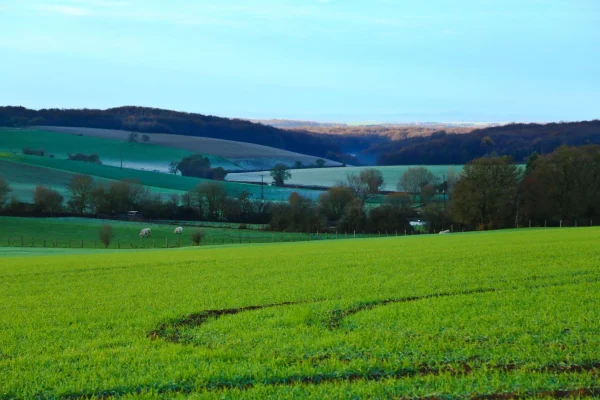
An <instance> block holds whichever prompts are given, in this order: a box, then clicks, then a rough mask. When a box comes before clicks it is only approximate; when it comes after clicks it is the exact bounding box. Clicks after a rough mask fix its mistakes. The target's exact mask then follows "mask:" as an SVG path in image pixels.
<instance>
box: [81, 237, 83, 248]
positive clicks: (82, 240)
mask: <svg viewBox="0 0 600 400" xmlns="http://www.w3.org/2000/svg"><path fill="white" fill-rule="evenodd" d="M81 248H82V249H83V239H81Z"/></svg>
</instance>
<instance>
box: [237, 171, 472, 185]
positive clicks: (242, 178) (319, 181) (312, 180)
mask: <svg viewBox="0 0 600 400" xmlns="http://www.w3.org/2000/svg"><path fill="white" fill-rule="evenodd" d="M420 166H421V165H397V166H392V167H341V168H307V169H295V170H292V171H291V172H292V178H291V179H290V180H288V181H286V184H289V185H305V186H323V187H332V186H335V185H336V184H337V183H338V182H341V181H342V182H345V181H346V176H347V175H348V174H350V173H353V174H359V173H360V171H361V170H363V169H366V168H376V169H378V170H379V171H381V173H382V175H383V179H384V181H385V185H384V188H383V190H388V191H395V190H396V185H397V183H398V180H399V179H400V178H401V177H402V175H403V174H404V172H406V170H407V169H409V168H411V167H420ZM424 167H426V168H427V169H429V170H430V171H431V172H432V173H433V174H435V175H436V176H438V177H440V178H441V177H442V176H443V174H447V173H448V168H449V167H450V166H449V165H425V166H424ZM462 167H463V166H462V165H455V166H452V168H453V169H454V172H455V173H456V174H457V175H458V174H459V173H460V171H462ZM261 175H266V176H267V177H268V176H269V172H268V171H266V172H239V173H232V174H228V175H227V178H226V179H227V180H228V181H237V182H260V176H261Z"/></svg>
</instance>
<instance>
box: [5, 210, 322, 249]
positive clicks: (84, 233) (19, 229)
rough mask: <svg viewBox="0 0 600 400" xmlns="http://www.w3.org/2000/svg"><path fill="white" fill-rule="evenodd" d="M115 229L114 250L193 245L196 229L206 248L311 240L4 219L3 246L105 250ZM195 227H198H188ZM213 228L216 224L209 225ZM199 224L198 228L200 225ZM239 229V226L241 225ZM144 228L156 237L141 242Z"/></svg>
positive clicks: (142, 225)
mask: <svg viewBox="0 0 600 400" xmlns="http://www.w3.org/2000/svg"><path fill="white" fill-rule="evenodd" d="M105 224H110V225H111V226H112V227H113V232H114V240H113V242H112V244H111V245H110V248H111V249H117V248H120V249H131V248H155V247H156V248H165V247H167V245H168V246H169V247H177V246H181V247H184V246H191V245H192V242H191V234H192V232H194V231H195V230H196V229H200V230H202V231H203V232H204V234H205V237H204V240H203V241H202V245H213V244H214V245H223V244H240V243H271V242H281V241H285V242H289V241H299V240H309V239H310V238H309V236H308V235H306V234H304V235H303V234H299V233H285V234H281V233H271V232H265V231H261V230H259V229H235V228H233V225H232V227H222V228H218V227H210V226H201V224H202V223H201V222H195V223H192V222H188V223H187V224H184V225H183V226H184V234H183V235H182V236H181V241H179V237H178V236H176V235H174V234H173V230H174V229H175V227H176V226H178V225H179V224H176V225H172V224H164V223H159V224H154V223H144V222H126V221H108V220H102V219H91V218H18V217H0V247H15V248H23V249H26V250H27V252H29V251H31V249H32V248H36V247H37V248H46V249H53V248H73V249H80V248H82V247H83V248H85V249H94V248H101V247H102V245H101V244H100V242H99V241H98V231H99V229H100V227H101V226H102V225H105ZM191 224H194V226H188V225H191ZM208 224H210V225H212V223H208ZM196 225H197V226H196ZM238 226H239V225H238ZM142 228H150V229H151V230H152V238H146V239H143V240H142V239H140V237H139V233H140V230H141V229H142Z"/></svg>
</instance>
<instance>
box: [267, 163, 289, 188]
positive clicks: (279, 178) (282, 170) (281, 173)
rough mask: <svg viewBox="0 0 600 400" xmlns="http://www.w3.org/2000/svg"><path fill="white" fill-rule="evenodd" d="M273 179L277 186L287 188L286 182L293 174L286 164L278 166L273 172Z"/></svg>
mask: <svg viewBox="0 0 600 400" xmlns="http://www.w3.org/2000/svg"><path fill="white" fill-rule="evenodd" d="M271 177H272V178H273V184H274V185H275V186H280V187H283V186H285V181H287V180H288V179H290V178H291V177H292V173H291V172H290V170H289V169H288V167H287V165H285V164H277V165H275V166H274V167H273V169H272V170H271Z"/></svg>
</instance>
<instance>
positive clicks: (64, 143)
mask: <svg viewBox="0 0 600 400" xmlns="http://www.w3.org/2000/svg"><path fill="white" fill-rule="evenodd" d="M127 134H128V132H122V138H121V139H120V140H117V139H116V138H113V139H109V138H101V137H93V136H89V135H84V136H79V135H80V134H75V133H73V134H63V133H55V132H49V131H45V130H40V129H15V128H0V152H2V151H4V152H14V153H17V154H22V150H23V148H26V147H28V148H32V149H40V148H41V149H44V150H46V154H47V156H49V155H50V154H53V155H54V156H55V157H56V158H60V159H67V156H68V154H69V153H72V154H75V153H84V154H90V153H96V154H98V155H99V156H100V160H102V162H103V163H104V164H106V165H112V166H120V163H121V153H122V154H123V166H124V167H125V168H131V169H146V170H150V171H151V170H154V169H156V170H159V171H161V172H168V171H169V163H170V162H171V161H179V160H181V159H182V158H184V157H186V156H189V155H191V154H192V152H190V151H188V150H184V149H176V148H172V147H165V146H159V145H155V144H152V143H151V142H150V143H128V142H127V136H126V135H127ZM139 136H140V141H141V136H142V135H141V134H140V135H139ZM209 158H210V160H211V164H212V165H213V166H215V167H218V166H222V167H223V168H225V169H233V170H240V169H241V168H240V167H239V166H238V165H237V164H235V163H232V162H231V161H228V160H226V159H224V158H222V157H218V156H209Z"/></svg>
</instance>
